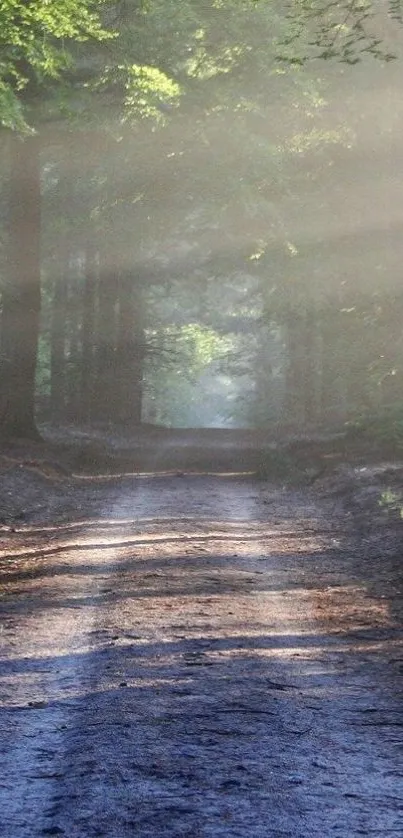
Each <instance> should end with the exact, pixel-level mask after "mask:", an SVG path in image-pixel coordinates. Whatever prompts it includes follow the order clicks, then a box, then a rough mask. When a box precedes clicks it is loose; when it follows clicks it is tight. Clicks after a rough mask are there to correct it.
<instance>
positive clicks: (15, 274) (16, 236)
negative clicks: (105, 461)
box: [0, 137, 41, 439]
mask: <svg viewBox="0 0 403 838" xmlns="http://www.w3.org/2000/svg"><path fill="white" fill-rule="evenodd" d="M10 164H11V189H10V212H9V230H8V236H9V243H8V246H9V270H8V278H7V282H6V286H5V288H4V290H3V298H2V299H3V311H2V325H1V367H2V369H1V381H0V435H1V436H2V437H4V438H10V437H17V438H18V437H21V438H27V439H38V438H39V434H38V431H37V428H36V424H35V370H36V361H37V351H38V336H39V320H40V310H41V259H40V233H41V187H40V159H39V138H38V137H30V138H28V139H25V140H24V141H21V140H19V139H16V138H12V140H11V142H10Z"/></svg>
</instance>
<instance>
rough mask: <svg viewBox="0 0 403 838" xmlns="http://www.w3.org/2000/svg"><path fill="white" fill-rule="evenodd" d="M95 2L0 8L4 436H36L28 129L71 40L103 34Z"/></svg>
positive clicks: (32, 172)
mask: <svg viewBox="0 0 403 838" xmlns="http://www.w3.org/2000/svg"><path fill="white" fill-rule="evenodd" d="M103 5H104V4H103V3H99V2H93V0H88V2H85V0H63V2H61V3H58V4H57V5H56V4H49V3H48V2H46V0H37V1H36V2H34V3H28V4H27V3H25V2H19V0H10V2H7V3H2V5H1V8H0V121H1V123H2V124H3V126H4V127H5V128H12V129H17V130H19V131H20V132H21V133H22V134H26V135H27V136H26V137H25V139H22V138H18V137H15V138H12V137H10V138H9V143H8V145H9V157H8V159H9V165H10V177H9V195H10V205H9V223H8V257H9V258H8V276H7V279H6V281H5V283H4V285H3V292H2V330H1V361H2V370H1V372H2V376H1V391H0V427H1V434H2V435H3V436H6V437H8V436H24V437H34V438H35V437H37V435H38V434H37V430H36V425H35V419H34V393H35V369H36V355H37V346H38V334H39V317H40V309H41V289H40V284H41V258H40V230H41V184H40V179H41V164H40V135H39V134H38V133H34V132H33V129H32V128H31V126H30V125H28V122H27V117H28V119H29V121H30V122H32V121H33V122H34V123H35V122H37V118H36V116H35V110H36V109H37V107H38V102H39V101H40V94H41V93H42V94H43V92H44V88H45V86H46V84H47V83H48V82H49V81H51V80H53V81H54V80H55V79H57V78H58V77H59V75H60V73H61V72H62V70H64V69H66V68H67V66H68V64H69V53H68V51H67V49H66V46H65V43H66V40H67V41H69V42H70V43H74V41H76V42H81V41H85V40H88V39H90V38H95V39H97V40H103V39H104V38H106V37H108V34H107V32H106V31H105V30H104V29H103V28H102V26H101V23H100V19H99V16H98V14H97V10H98V11H99V10H100V8H101V6H103Z"/></svg>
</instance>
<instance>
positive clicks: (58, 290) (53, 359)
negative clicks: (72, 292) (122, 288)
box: [50, 235, 69, 421]
mask: <svg viewBox="0 0 403 838" xmlns="http://www.w3.org/2000/svg"><path fill="white" fill-rule="evenodd" d="M68 274H69V252H68V242H67V238H66V235H63V238H62V241H61V242H60V248H59V250H58V265H57V269H56V274H55V278H54V283H53V300H52V322H51V349H50V401H51V411H52V419H53V420H54V421H60V420H61V419H63V418H64V415H65V403H66V313H67V285H68Z"/></svg>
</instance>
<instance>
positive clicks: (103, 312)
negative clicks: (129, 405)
mask: <svg viewBox="0 0 403 838" xmlns="http://www.w3.org/2000/svg"><path fill="white" fill-rule="evenodd" d="M112 252H113V250H112ZM112 252H111V249H110V248H108V243H107V242H106V243H105V247H104V248H103V250H102V251H101V252H100V266H99V276H98V312H97V325H96V348H95V366H96V372H95V378H94V388H93V398H92V418H93V419H94V420H95V421H98V422H110V421H113V420H114V419H115V418H116V404H115V402H114V394H115V389H116V301H117V291H118V280H117V269H116V262H114V261H113V256H112Z"/></svg>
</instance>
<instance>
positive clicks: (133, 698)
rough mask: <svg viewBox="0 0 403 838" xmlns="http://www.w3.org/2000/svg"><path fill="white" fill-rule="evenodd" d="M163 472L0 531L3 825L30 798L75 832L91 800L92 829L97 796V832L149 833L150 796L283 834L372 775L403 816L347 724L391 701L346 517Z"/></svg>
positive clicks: (368, 782) (386, 651) (316, 829)
mask: <svg viewBox="0 0 403 838" xmlns="http://www.w3.org/2000/svg"><path fill="white" fill-rule="evenodd" d="M162 484H163V481H161V483H159V485H158V487H156V484H155V481H149V482H147V480H144V481H143V482H142V483H141V486H142V488H141V491H140V492H139V493H138V494H137V495H136V497H135V499H134V498H133V497H132V496H128V495H127V493H126V494H125V493H123V494H120V495H118V494H115V496H114V497H113V498H111V502H110V504H109V505H108V506H106V507H105V514H104V516H103V518H102V519H101V521H100V522H99V526H98V522H97V520H96V519H93V520H88V522H83V521H81V522H80V523H79V525H78V526H76V525H75V524H74V523H72V524H71V525H70V524H67V525H63V526H62V527H61V528H60V532H58V530H57V529H55V528H49V529H46V528H43V527H42V528H41V529H40V530H35V529H34V528H30V529H29V530H28V529H27V530H26V531H24V532H22V531H20V532H19V533H16V534H15V535H14V536H12V538H11V546H9V545H4V553H3V559H4V562H3V572H2V579H1V594H2V600H3V608H2V634H1V642H2V648H3V659H2V661H1V665H0V691H1V708H2V713H3V718H4V723H2V722H1V721H0V724H3V731H4V732H5V735H4V748H3V750H2V753H1V758H2V765H3V774H4V777H5V781H4V783H3V785H2V786H0V803H1V806H2V811H3V812H4V813H5V814H6V816H7V817H8V818H9V821H8V823H9V826H10V825H11V827H12V830H13V829H14V832H13V831H11V832H10V828H11V827H10V828H9V830H8V831H9V834H13V838H25V834H24V832H23V831H21V832H18V829H19V827H18V826H16V824H18V818H19V817H21V813H22V812H23V810H24V805H25V804H24V799H26V800H27V801H29V806H30V807H31V808H33V809H35V807H36V810H37V812H38V816H42V815H41V813H43V812H44V811H47V810H48V809H49V807H50V811H52V812H53V813H54V814H53V815H52V817H51V819H50V823H51V827H50V828H52V826H54V827H59V828H60V829H64V831H65V834H67V835H68V836H69V838H82V836H83V835H87V834H90V833H89V832H88V823H89V820H88V819H89V818H90V820H91V824H92V826H91V829H92V828H93V827H94V829H97V828H98V829H99V831H100V834H102V830H104V828H105V817H106V814H105V813H106V808H107V811H108V823H109V824H111V823H113V824H114V825H113V827H112V832H110V827H109V832H107V834H108V838H109V836H111V838H125V836H126V835H129V834H132V833H133V829H134V828H135V830H136V835H139V836H140V838H143V836H144V838H145V836H146V833H147V835H148V834H149V829H150V827H149V823H150V822H151V824H152V829H153V830H154V834H163V833H161V828H162V827H161V826H160V823H162V821H163V822H164V823H165V824H166V823H167V822H168V823H171V832H170V835H171V836H174V835H175V838H176V835H177V834H178V835H179V834H182V833H181V832H178V828H179V827H178V826H177V824H178V821H177V816H176V815H174V814H173V810H171V814H169V811H168V810H167V809H166V807H165V808H164V807H163V808H162V809H161V806H162V803H163V802H164V801H165V803H164V806H165V804H166V802H167V801H170V805H171V806H174V807H175V812H176V811H177V810H178V811H179V810H180V809H181V807H182V810H183V811H182V815H181V819H182V820H181V823H182V822H183V818H185V822H186V823H188V827H189V830H193V827H194V825H195V824H199V827H200V824H201V828H200V829H199V833H200V835H201V836H202V838H205V836H207V835H210V832H211V830H213V831H214V828H215V826H216V827H217V829H218V824H221V823H222V822H223V823H225V824H226V827H225V829H224V833H221V834H226V835H232V834H233V835H234V836H235V835H238V834H239V833H238V832H237V830H238V829H240V830H242V833H243V834H251V835H256V836H257V835H259V836H260V834H262V833H261V830H262V829H263V825H264V824H267V822H268V818H270V823H274V824H275V827H273V828H275V829H276V830H277V833H276V834H281V830H282V829H283V826H284V824H285V823H287V824H288V826H287V828H288V827H290V829H291V833H290V834H295V835H297V834H299V832H298V828H299V827H298V823H301V817H302V814H301V813H302V812H303V823H304V830H305V832H304V834H308V832H306V830H307V829H308V827H309V834H311V835H312V836H314V838H316V836H317V838H323V835H324V834H328V831H327V830H329V829H330V828H331V825H332V824H333V823H334V817H337V818H338V821H339V822H340V824H341V826H340V829H338V830H336V831H335V835H336V836H337V838H345V836H346V835H347V834H354V829H356V828H357V829H358V828H359V823H360V822H361V819H362V817H363V813H366V812H367V809H368V807H367V803H366V800H367V799H368V795H373V793H374V789H375V787H376V789H377V792H376V793H377V795H378V797H379V796H381V798H382V801H383V803H382V807H386V808H385V812H387V814H383V815H382V817H383V818H384V821H383V823H384V824H385V828H386V826H393V828H395V824H396V823H397V824H398V825H399V826H400V825H401V824H400V823H399V818H400V815H399V814H396V816H395V815H394V814H393V813H392V810H390V812H389V809H388V805H389V804H388V802H387V800H388V795H389V794H390V793H392V786H393V785H394V783H395V780H396V777H395V774H393V773H392V774H391V775H390V777H389V779H388V776H387V770H389V771H391V772H394V771H395V770H396V766H395V763H394V761H393V759H392V758H389V757H388V756H387V755H385V754H384V753H383V751H382V748H383V749H384V748H385V738H383V739H382V740H379V741H378V740H377V739H376V737H375V734H374V731H375V730H376V729H375V727H367V726H364V727H363V726H362V724H361V723H362V721H363V722H365V724H366V721H367V715H366V712H367V710H368V708H369V710H370V709H371V708H373V709H374V712H375V710H376V714H377V715H376V717H375V716H374V719H375V718H376V719H377V720H379V723H380V724H381V723H384V724H386V723H389V722H392V721H393V719H394V718H395V717H394V716H393V713H395V709H394V696H395V692H394V690H395V680H394V678H395V670H394V669H393V666H395V664H392V665H390V664H389V663H387V661H389V659H393V660H396V661H398V660H399V657H400V653H399V643H400V638H399V636H398V633H397V632H398V627H397V625H396V622H395V621H394V619H393V616H392V614H391V610H390V607H389V602H388V600H383V599H381V598H376V597H375V598H373V597H372V596H371V597H368V594H367V585H366V581H365V579H361V580H357V579H348V578H346V577H343V573H345V565H344V564H343V556H344V555H345V554H344V552H343V546H342V545H343V537H342V534H340V533H338V532H334V531H332V529H331V528H329V524H328V522H327V521H324V520H320V518H315V510H313V509H312V506H308V507H304V502H303V500H301V498H298V496H296V495H292V494H290V495H289V496H288V497H287V498H286V497H285V496H284V495H283V494H281V493H280V494H279V497H278V498H277V500H276V506H275V508H273V506H272V505H271V506H270V510H269V511H268V510H267V508H266V507H265V505H264V504H261V503H260V499H261V489H260V488H259V487H258V486H257V485H255V484H250V483H245V482H243V481H240V482H239V483H238V484H237V483H236V481H232V480H231V481H228V482H227V483H225V481H223V480H221V478H220V479H219V480H211V481H210V482H208V481H207V482H206V481H205V482H204V483H203V487H204V488H203V492H202V493H200V491H199V485H200V484H199V479H198V478H197V479H195V480H188V478H185V479H184V480H179V479H178V480H177V481H176V482H174V483H172V482H169V481H168V482H167V483H166V484H164V485H165V487H166V488H165V489H164V488H163V485H162ZM206 489H207V491H206ZM263 499H264V494H263ZM129 508H130V513H129V514H128V512H129ZM134 513H136V514H134ZM316 514H317V515H318V510H317V509H316ZM397 665H398V664H397ZM391 666H392V668H390V667H391ZM374 683H375V684H376V687H375V688H374ZM386 711H387V712H386ZM385 713H386V716H385ZM382 714H383V715H382ZM371 718H372V717H371ZM15 725H18V735H16V727H15ZM381 729H382V731H383V733H385V730H387V731H389V732H390V731H392V730H393V728H392V727H390V728H385V727H384V728H381ZM7 731H8V732H7ZM363 731H365V736H366V740H365V742H366V745H365V747H366V748H367V749H369V753H370V754H371V761H372V766H373V770H372V773H370V774H368V771H367V766H366V761H365V759H364V758H363V755H362V747H363V739H362V736H363ZM369 737H370V738H369ZM44 777H48V778H49V777H50V778H51V780H50V781H49V779H48V780H47V781H46V782H47V786H46V783H45V781H44V779H43V778H44ZM44 783H45V786H44ZM326 783H328V785H326ZM13 787H17V788H18V789H19V790H20V792H19V798H20V802H19V803H18V802H16V801H15V799H14V803H13V805H12V806H11V805H10V803H9V802H7V801H8V800H9V797H10V793H12V790H13ZM26 788H28V792H27V794H25V789H26ZM51 789H53V791H52V792H51ZM351 789H353V790H354V793H355V794H357V797H356V798H355V801H356V802H355V803H354V806H353V808H351V807H352V804H351V799H352V798H351V797H348V795H349V794H351V793H352V792H351ZM55 792H56V797H57V798H58V801H59V802H58V803H57V804H52V806H50V796H51V793H52V794H53V793H55ZM394 793H395V794H396V790H394ZM71 800H74V802H75V803H74V812H73V811H72V808H71ZM346 801H347V803H346ZM347 804H348V805H347ZM52 807H53V808H52ZM105 807H106V808H105ZM133 807H134V808H133ZM178 807H179V808H178ZM186 807H187V808H186ZM223 807H224V808H223ZM140 809H142V810H143V811H146V812H148V815H147V818H151V821H149V820H147V824H148V826H142V825H141V822H140V821H138V820H136V818H137V814H136V812H138V811H139V810H140ZM185 809H186V812H185ZM319 811H320V814H321V818H320V820H319V816H318V812H319ZM382 811H383V810H382ZM335 812H336V813H337V814H336V815H335ZM7 813H8V814H7ZM284 813H287V816H286V820H284V818H285V814H284ZM365 817H367V815H365ZM376 817H377V818H378V815H377V816H376ZM159 818H162V820H161V821H160V820H159ZM167 818H168V821H167ZM223 818H224V820H222V819H223ZM170 819H171V820H170ZM324 819H325V820H324ZM45 820H46V819H45ZM129 821H130V823H131V826H127V823H128V822H129ZM374 823H375V821H374ZM379 823H380V821H379V820H376V829H378V825H379ZM13 824H14V826H12V825H13ZM46 824H48V820H46ZM133 824H135V827H133ZM136 824H137V825H136ZM203 824H204V826H203ZM228 824H234V831H233V832H230V831H228ZM323 824H325V827H324V826H323ZM351 824H353V826H352V827H351ZM214 825H215V826H214ZM290 825H291V826H290ZM307 825H308V826H307ZM14 827H15V828H14ZM199 827H198V828H199ZM231 828H232V827H231ZM374 828H375V827H374ZM382 828H383V827H382ZM164 829H165V827H164ZM220 829H221V827H220ZM130 830H131V832H130ZM324 830H325V832H324ZM346 830H347V831H346ZM283 831H284V830H283ZM55 834H56V833H55ZM168 834H169V833H168ZM189 834H192V835H193V832H192V831H191V833H189ZM286 834H287V833H286ZM377 834H379V835H382V834H383V833H382V831H378V833H377ZM386 834H388V833H387V832H385V835H386Z"/></svg>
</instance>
